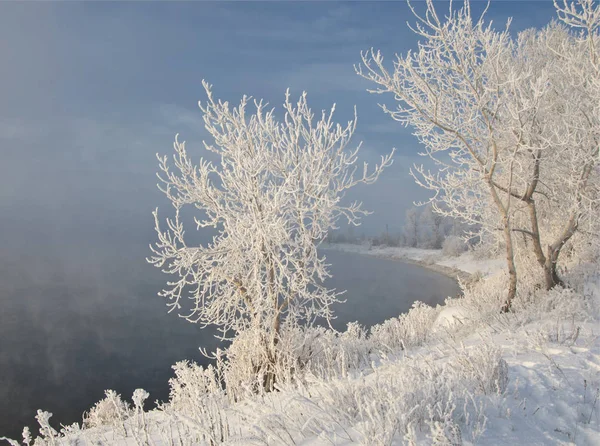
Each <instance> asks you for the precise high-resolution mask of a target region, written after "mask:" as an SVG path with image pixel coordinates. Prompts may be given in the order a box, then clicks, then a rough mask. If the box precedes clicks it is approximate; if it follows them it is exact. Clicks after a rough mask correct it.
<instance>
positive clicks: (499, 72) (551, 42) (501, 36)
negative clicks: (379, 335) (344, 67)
mask: <svg viewBox="0 0 600 446" xmlns="http://www.w3.org/2000/svg"><path fill="white" fill-rule="evenodd" d="M409 5H410V3H409ZM555 5H556V9H557V12H558V14H559V19H560V20H561V21H562V23H563V24H558V23H554V24H551V25H549V26H548V27H546V28H544V29H542V30H528V31H525V32H522V33H520V34H519V36H518V38H516V39H514V38H513V37H512V36H511V34H510V33H509V31H508V25H507V29H505V30H503V31H496V30H495V29H494V28H492V26H491V23H486V21H485V12H484V13H483V14H482V15H481V16H480V17H479V18H476V19H475V20H474V19H473V17H472V16H471V9H470V3H469V1H465V3H464V7H463V8H461V9H459V10H458V11H456V10H452V6H451V10H450V11H449V13H448V14H447V15H445V16H444V17H441V16H440V15H439V14H438V12H437V11H436V8H435V6H434V2H433V0H427V1H426V5H425V6H426V12H425V14H424V15H421V14H419V13H417V11H416V10H415V9H414V8H413V6H412V5H410V7H411V9H412V11H413V13H414V15H415V17H416V18H417V25H416V27H414V28H413V30H414V31H415V32H416V33H417V34H418V35H419V36H420V37H421V38H422V39H423V40H422V41H421V42H420V43H419V47H418V49H417V50H416V51H414V52H409V53H408V54H407V55H405V56H397V58H396V60H395V63H394V67H393V70H392V71H391V72H390V71H389V70H388V69H387V68H386V67H385V66H384V63H383V56H382V55H381V53H380V52H375V51H373V50H372V51H370V52H366V53H363V54H362V61H363V64H362V66H360V67H358V68H357V72H358V74H360V75H362V76H363V77H365V78H367V79H369V80H371V81H373V82H374V83H376V84H378V88H377V89H376V90H374V91H373V92H374V93H387V92H389V93H392V94H393V95H394V98H395V99H396V100H397V108H395V109H388V108H387V107H385V106H383V108H384V111H385V112H387V113H389V114H390V115H391V117H392V118H393V119H395V120H397V121H400V122H402V123H404V124H407V125H411V126H412V127H413V128H414V129H415V134H416V136H417V137H418V138H419V140H420V141H421V143H422V144H423V146H424V148H425V153H424V154H425V155H427V156H429V157H430V158H431V159H432V160H433V161H434V162H435V163H436V164H437V165H438V167H439V169H438V171H437V172H430V171H427V170H425V169H424V168H423V167H422V166H416V168H415V169H414V170H413V172H412V173H413V176H414V177H415V179H416V180H417V182H418V183H419V184H420V185H422V186H424V187H426V188H428V189H430V190H432V191H433V192H434V197H433V199H432V201H433V205H434V207H435V209H436V211H438V212H440V213H442V214H443V215H447V216H451V217H454V218H458V219H461V220H463V221H465V222H467V223H470V224H472V225H476V226H477V227H479V228H480V230H481V231H482V235H483V233H488V234H491V235H493V236H496V235H497V234H501V237H500V240H501V242H502V244H503V246H504V250H505V253H506V261H507V269H508V274H509V286H508V293H507V297H506V302H505V305H504V309H505V310H508V309H509V308H510V306H511V302H512V300H513V298H514V297H515V295H516V292H517V283H518V276H517V265H516V259H515V252H516V250H517V249H519V246H518V245H517V243H518V242H519V239H516V238H515V233H521V235H523V234H524V235H526V236H527V237H528V238H529V240H530V241H531V243H529V251H531V252H532V254H534V255H535V258H537V262H538V264H539V265H540V267H541V268H540V270H541V271H543V282H545V284H546V287H547V288H551V287H553V286H555V285H557V284H561V283H562V282H561V280H560V278H559V277H558V275H557V270H556V264H557V261H558V257H559V254H560V252H561V249H562V247H563V246H564V245H565V244H566V243H567V242H569V241H570V240H571V238H572V237H573V236H574V235H575V234H579V235H580V236H583V235H584V234H585V233H586V232H587V233H589V234H594V233H595V232H596V231H594V230H590V228H592V226H591V225H593V224H594V222H595V221H597V220H598V218H597V216H598V203H599V201H598V176H599V170H598V162H599V156H598V146H599V140H600V137H599V135H600V125H599V123H600V111H599V104H600V93H599V92H600V75H599V74H600V71H599V64H598V44H599V32H598V28H599V25H600V7H599V6H598V5H597V4H596V3H595V2H594V1H593V0H577V1H566V0H565V1H564V2H563V3H562V5H559V4H558V3H555ZM486 10H487V9H486ZM565 25H566V26H565ZM584 224H585V225H587V227H588V231H581V228H582V226H583V225H584ZM521 249H524V250H525V251H527V249H528V248H527V246H525V245H521ZM529 267H530V265H525V268H529Z"/></svg>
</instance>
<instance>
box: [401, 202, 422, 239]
mask: <svg viewBox="0 0 600 446" xmlns="http://www.w3.org/2000/svg"><path fill="white" fill-rule="evenodd" d="M404 240H405V242H406V245H407V246H410V247H412V248H415V247H416V246H417V244H418V243H419V211H418V210H417V209H416V208H410V209H408V210H407V211H406V213H405V218H404Z"/></svg>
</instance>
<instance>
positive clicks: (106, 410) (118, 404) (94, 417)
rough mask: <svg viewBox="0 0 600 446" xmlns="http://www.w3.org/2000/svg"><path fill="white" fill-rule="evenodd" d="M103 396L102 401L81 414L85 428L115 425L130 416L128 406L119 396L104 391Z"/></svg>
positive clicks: (111, 391) (112, 391)
mask: <svg viewBox="0 0 600 446" xmlns="http://www.w3.org/2000/svg"><path fill="white" fill-rule="evenodd" d="M104 394H105V395H106V396H105V397H104V398H103V399H102V400H100V401H98V402H97V403H96V404H95V405H94V406H93V407H92V408H91V409H90V411H89V412H86V413H84V414H83V426H84V427H85V428H90V427H98V426H106V425H117V424H120V423H122V422H123V421H125V420H126V419H127V418H129V416H130V415H131V409H130V407H129V404H128V403H127V402H126V401H123V400H122V399H121V395H118V394H117V392H115V391H114V390H106V391H105V392H104Z"/></svg>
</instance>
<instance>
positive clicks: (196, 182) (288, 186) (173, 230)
mask: <svg viewBox="0 0 600 446" xmlns="http://www.w3.org/2000/svg"><path fill="white" fill-rule="evenodd" d="M203 85H204V88H205V90H206V93H207V96H208V100H207V102H206V103H204V104H200V109H201V110H202V112H203V113H204V124H205V127H206V130H207V131H208V133H209V134H210V135H211V136H212V138H213V139H214V144H208V143H206V142H205V143H204V146H205V148H206V150H208V151H210V152H213V153H214V154H216V155H217V156H218V157H219V158H220V164H213V163H211V162H209V161H207V160H205V159H202V158H201V159H200V161H199V163H198V164H197V165H196V164H194V162H193V161H192V159H191V157H190V156H189V155H188V153H187V151H186V149H185V143H182V142H179V141H178V139H177V138H176V139H175V144H174V148H175V154H174V156H173V165H174V169H172V168H171V167H170V165H169V163H168V161H167V157H166V156H164V157H158V158H159V161H160V170H161V171H162V174H160V175H159V178H160V180H161V182H162V185H159V188H160V189H161V190H162V191H163V192H164V193H165V194H166V196H167V198H168V199H169V200H170V201H171V202H172V204H173V206H174V208H175V216H174V218H169V219H167V220H166V223H167V228H166V229H162V228H161V227H160V225H159V219H158V210H157V211H155V212H154V217H155V224H156V232H157V234H158V242H157V243H156V245H155V246H154V247H152V251H153V253H154V255H153V256H152V257H151V258H150V259H149V261H150V262H151V263H152V264H154V265H155V266H156V267H159V268H161V269H162V270H163V271H164V272H165V273H168V274H171V275H173V276H174V278H173V279H172V281H170V282H168V285H167V287H166V289H165V290H164V291H162V292H161V293H160V294H161V295H162V296H164V297H165V298H167V299H168V301H169V302H168V305H169V307H170V309H171V310H180V309H181V308H182V302H181V299H182V298H183V297H187V298H189V299H190V300H191V302H192V308H191V311H190V312H189V313H187V314H183V316H182V317H185V318H186V319H187V320H189V321H192V322H198V323H201V324H202V325H204V326H206V325H209V324H213V325H216V326H218V327H219V328H220V329H221V330H222V332H223V337H226V336H227V335H228V333H231V332H232V333H233V335H236V334H239V333H241V332H243V331H244V330H248V329H253V330H256V331H257V332H258V333H260V334H261V335H260V339H259V340H258V344H257V346H256V348H257V349H258V348H262V349H264V350H265V351H266V355H267V357H268V358H269V363H271V364H273V363H275V361H276V359H277V358H276V355H277V348H276V347H277V344H278V342H279V335H280V331H281V327H282V324H284V323H289V324H294V323H298V322H299V321H301V320H303V321H306V322H308V323H310V322H311V321H313V320H314V319H315V318H317V317H324V318H330V317H331V315H332V314H331V309H330V306H331V304H332V303H334V302H336V301H337V300H338V299H337V298H338V294H337V293H336V292H335V291H334V290H330V289H327V288H326V287H325V286H323V280H324V279H325V278H326V277H328V270H327V265H326V263H325V258H324V257H323V256H321V255H319V253H318V252H317V246H318V245H319V243H321V242H322V241H323V240H324V238H325V236H326V234H327V231H328V230H329V229H331V228H335V225H336V221H338V219H339V218H340V217H342V216H344V217H346V218H347V220H348V221H349V222H350V223H354V224H356V223H358V222H359V220H360V218H361V216H363V215H365V214H367V211H365V210H363V208H362V206H361V204H360V203H353V204H350V205H348V206H344V205H342V204H341V199H342V198H343V197H344V194H345V192H346V191H347V190H348V189H350V188H351V187H353V186H355V185H356V184H359V183H366V184H370V183H373V182H374V181H375V180H376V179H377V177H378V176H379V174H380V173H381V171H382V170H383V169H384V168H385V167H386V166H389V165H390V164H391V157H392V153H390V154H389V155H387V156H385V157H382V160H381V164H380V165H378V166H376V167H375V169H374V170H373V171H372V172H370V173H369V172H368V171H367V165H366V163H365V164H364V168H363V169H361V170H360V172H357V165H356V164H357V154H358V151H359V149H360V145H359V146H358V147H356V148H355V149H351V150H350V149H348V144H349V141H350V138H351V136H352V134H353V132H354V130H355V126H356V120H354V121H350V122H348V124H347V126H345V127H343V126H341V125H339V124H334V122H333V112H334V108H335V107H334V108H332V109H331V111H330V112H329V113H325V112H323V113H322V115H321V117H320V119H319V120H316V121H315V119H314V115H313V113H312V112H311V110H310V109H309V108H308V104H307V100H306V94H303V95H302V96H301V97H300V99H299V101H298V102H297V103H296V104H293V103H292V102H291V101H290V98H289V92H288V93H287V94H286V98H285V103H284V109H285V117H284V119H283V121H278V120H277V119H276V117H275V114H274V111H273V110H268V111H267V110H265V107H266V105H265V104H263V102H262V101H259V102H257V101H254V107H255V109H256V111H255V112H254V113H253V114H250V115H249V114H248V113H247V112H248V110H247V108H248V102H249V98H247V97H244V98H243V99H242V101H241V103H240V105H239V106H237V107H235V108H230V106H229V104H228V103H227V102H221V101H215V99H213V95H212V92H211V86H210V85H208V84H207V83H205V82H204V83H203ZM357 173H358V174H357ZM186 206H191V207H194V208H196V210H197V211H198V212H197V213H196V214H197V215H196V216H195V217H194V219H195V223H196V226H197V229H201V228H210V227H212V228H216V229H217V231H218V232H217V235H215V236H214V237H213V239H212V241H211V242H210V243H208V244H206V245H200V246H193V245H188V243H187V241H186V237H184V236H185V232H184V224H183V221H182V217H181V210H182V208H184V207H186ZM264 366H265V367H269V364H266V365H264ZM274 379H275V376H274V375H273V373H266V374H265V383H264V384H265V386H266V387H267V388H269V389H270V388H272V386H273V384H274Z"/></svg>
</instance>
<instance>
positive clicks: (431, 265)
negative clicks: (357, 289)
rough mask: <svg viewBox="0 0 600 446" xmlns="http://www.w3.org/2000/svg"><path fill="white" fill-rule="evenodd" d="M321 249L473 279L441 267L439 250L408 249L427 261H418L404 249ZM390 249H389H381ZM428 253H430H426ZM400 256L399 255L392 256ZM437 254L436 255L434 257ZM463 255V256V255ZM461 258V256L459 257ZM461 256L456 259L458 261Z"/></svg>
mask: <svg viewBox="0 0 600 446" xmlns="http://www.w3.org/2000/svg"><path fill="white" fill-rule="evenodd" d="M320 248H321V249H324V250H331V251H338V252H349V253H354V254H361V255H366V256H371V257H377V258H380V259H386V260H392V261H396V262H403V263H407V264H410V265H416V266H420V267H422V268H425V269H428V270H430V271H433V272H436V273H439V274H443V275H444V276H446V277H449V278H451V279H454V280H456V281H457V282H459V281H468V280H470V279H471V278H472V277H473V273H472V272H469V271H465V270H462V269H459V268H456V267H453V266H449V265H442V264H440V263H438V262H439V261H440V260H443V259H441V258H440V256H439V252H440V251H439V250H426V249H418V248H410V249H413V250H416V249H418V251H419V253H421V254H425V255H427V256H428V257H427V259H419V258H414V257H410V256H409V254H408V252H410V251H407V249H406V248H391V249H393V250H395V251H396V252H395V253H394V252H388V253H386V252H385V251H383V250H382V249H381V248H376V249H375V250H371V249H365V248H364V247H363V246H362V245H352V244H323V245H321V246H320ZM383 249H390V248H383ZM428 251H430V252H428ZM394 254H400V255H394ZM436 254H438V255H436ZM463 255H464V254H463ZM461 256H462V255H461ZM461 256H458V257H456V259H459V258H460V257H461Z"/></svg>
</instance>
